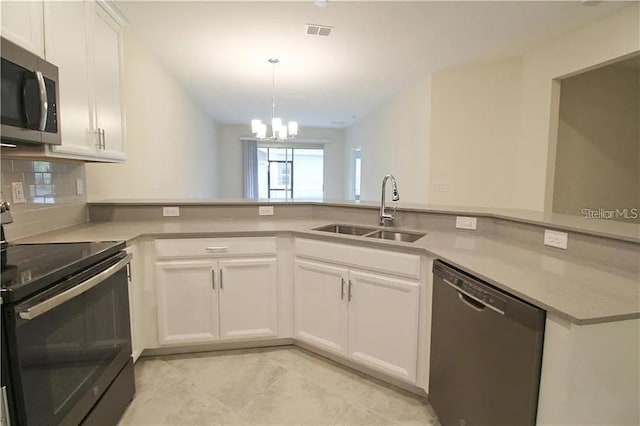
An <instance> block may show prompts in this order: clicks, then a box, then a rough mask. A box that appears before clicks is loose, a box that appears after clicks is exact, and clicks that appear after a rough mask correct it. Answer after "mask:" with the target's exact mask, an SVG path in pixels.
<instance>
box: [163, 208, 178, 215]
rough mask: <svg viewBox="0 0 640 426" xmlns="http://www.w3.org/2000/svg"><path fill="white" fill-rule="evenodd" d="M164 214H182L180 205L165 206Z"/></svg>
mask: <svg viewBox="0 0 640 426" xmlns="http://www.w3.org/2000/svg"><path fill="white" fill-rule="evenodd" d="M162 216H173V217H175V216H180V207H163V208H162Z"/></svg>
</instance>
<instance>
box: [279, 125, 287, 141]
mask: <svg viewBox="0 0 640 426" xmlns="http://www.w3.org/2000/svg"><path fill="white" fill-rule="evenodd" d="M278 133H280V139H286V138H287V126H285V125H284V124H283V125H282V126H280V132H278Z"/></svg>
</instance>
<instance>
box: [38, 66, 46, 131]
mask: <svg viewBox="0 0 640 426" xmlns="http://www.w3.org/2000/svg"><path fill="white" fill-rule="evenodd" d="M36 80H37V81H38V92H39V93H40V122H39V123H38V130H40V131H44V129H45V128H46V127H47V115H49V102H48V101H47V86H46V85H45V84H44V77H43V76H42V72H40V71H36Z"/></svg>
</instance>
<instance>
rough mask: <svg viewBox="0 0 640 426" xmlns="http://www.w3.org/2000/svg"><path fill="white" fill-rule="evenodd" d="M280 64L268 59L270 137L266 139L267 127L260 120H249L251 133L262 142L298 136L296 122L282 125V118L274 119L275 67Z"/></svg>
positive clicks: (276, 60)
mask: <svg viewBox="0 0 640 426" xmlns="http://www.w3.org/2000/svg"><path fill="white" fill-rule="evenodd" d="M279 62H280V60H278V59H269V63H270V64H271V65H272V68H273V78H272V89H273V96H272V97H271V136H268V137H267V125H266V124H264V123H263V122H262V120H257V119H256V120H251V133H253V135H254V136H255V137H256V138H257V139H262V140H273V141H276V140H285V139H292V138H294V137H295V136H296V135H297V134H298V122H297V121H289V123H287V124H283V123H282V118H279V117H276V65H277V64H278V63H279Z"/></svg>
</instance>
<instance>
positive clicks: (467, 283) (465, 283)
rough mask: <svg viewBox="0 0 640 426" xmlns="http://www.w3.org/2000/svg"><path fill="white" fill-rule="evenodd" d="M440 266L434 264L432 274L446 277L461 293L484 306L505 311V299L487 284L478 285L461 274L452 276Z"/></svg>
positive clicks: (474, 280) (470, 278)
mask: <svg viewBox="0 0 640 426" xmlns="http://www.w3.org/2000/svg"><path fill="white" fill-rule="evenodd" d="M442 266H443V265H441V264H439V263H434V265H433V269H434V272H435V271H438V272H439V273H440V274H441V275H446V278H445V279H446V281H448V282H449V283H450V284H453V286H454V287H456V288H458V289H460V291H461V292H462V293H464V294H466V295H467V296H470V297H472V298H474V299H476V300H477V301H478V302H481V303H484V304H485V305H490V306H493V307H494V308H497V309H498V310H500V311H502V312H504V311H505V310H506V308H507V299H506V298H505V297H503V296H502V292H501V291H500V290H497V289H494V288H492V287H490V286H489V284H484V283H480V282H479V281H477V280H476V279H474V278H472V277H466V276H464V274H463V273H461V272H460V273H455V274H454V273H452V272H451V271H450V270H445V268H444V267H442ZM456 272H457V271H456Z"/></svg>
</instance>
